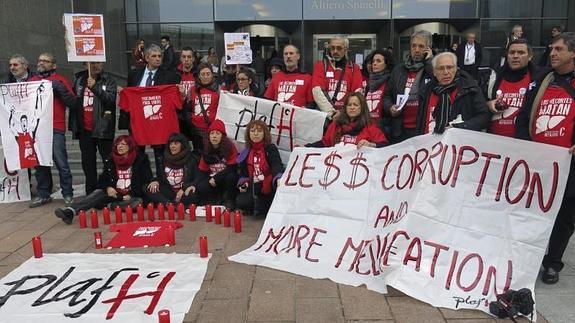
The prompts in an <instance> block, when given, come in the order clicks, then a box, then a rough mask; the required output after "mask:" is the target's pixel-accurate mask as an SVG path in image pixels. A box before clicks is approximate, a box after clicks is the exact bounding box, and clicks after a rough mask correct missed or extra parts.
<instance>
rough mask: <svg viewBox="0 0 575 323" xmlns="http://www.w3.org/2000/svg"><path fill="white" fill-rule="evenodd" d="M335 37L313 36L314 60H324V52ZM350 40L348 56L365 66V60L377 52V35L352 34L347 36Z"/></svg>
mask: <svg viewBox="0 0 575 323" xmlns="http://www.w3.org/2000/svg"><path fill="white" fill-rule="evenodd" d="M333 36H335V35H334V34H314V35H313V43H314V49H313V58H314V61H318V60H320V59H322V57H323V52H324V48H325V46H326V44H328V43H329V40H330V39H331V38H332V37H333ZM347 38H348V39H349V48H348V52H347V55H348V57H349V58H350V59H351V60H352V61H353V62H355V63H357V64H359V65H360V66H361V64H363V60H364V58H365V57H366V56H367V55H368V54H369V53H371V52H372V51H373V50H375V49H376V48H377V47H376V34H351V35H347Z"/></svg>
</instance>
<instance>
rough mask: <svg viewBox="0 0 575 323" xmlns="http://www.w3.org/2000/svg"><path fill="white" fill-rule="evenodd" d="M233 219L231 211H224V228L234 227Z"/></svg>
mask: <svg viewBox="0 0 575 323" xmlns="http://www.w3.org/2000/svg"><path fill="white" fill-rule="evenodd" d="M231 220H232V219H231V218H230V210H226V211H224V227H226V228H229V227H231V226H232V223H231Z"/></svg>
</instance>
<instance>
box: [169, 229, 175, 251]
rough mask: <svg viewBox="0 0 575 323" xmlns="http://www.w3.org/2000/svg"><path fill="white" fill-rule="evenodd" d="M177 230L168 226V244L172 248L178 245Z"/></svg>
mask: <svg viewBox="0 0 575 323" xmlns="http://www.w3.org/2000/svg"><path fill="white" fill-rule="evenodd" d="M175 231H176V230H175V229H174V226H172V225H168V244H169V245H170V246H173V245H175V244H176V232H175Z"/></svg>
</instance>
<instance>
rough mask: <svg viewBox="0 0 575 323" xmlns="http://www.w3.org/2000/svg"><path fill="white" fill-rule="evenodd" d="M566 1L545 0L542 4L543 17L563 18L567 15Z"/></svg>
mask: <svg viewBox="0 0 575 323" xmlns="http://www.w3.org/2000/svg"><path fill="white" fill-rule="evenodd" d="M567 7H568V2H567V0H553V1H551V0H547V1H544V2H543V17H565V16H567V13H568V11H567V10H568V9H567Z"/></svg>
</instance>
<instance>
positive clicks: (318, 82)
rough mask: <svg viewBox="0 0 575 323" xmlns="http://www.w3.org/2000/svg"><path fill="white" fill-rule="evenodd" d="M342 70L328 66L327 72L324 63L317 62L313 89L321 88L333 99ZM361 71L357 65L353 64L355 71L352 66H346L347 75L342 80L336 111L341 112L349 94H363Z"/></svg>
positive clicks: (314, 67) (314, 69)
mask: <svg viewBox="0 0 575 323" xmlns="http://www.w3.org/2000/svg"><path fill="white" fill-rule="evenodd" d="M341 73H342V70H341V69H339V68H338V69H334V67H333V66H332V64H327V70H325V65H324V61H323V60H321V61H317V62H316V63H315V65H314V66H313V77H312V82H311V87H312V89H313V88H314V87H316V86H319V87H320V88H321V89H322V90H323V91H326V92H327V94H328V99H330V100H331V99H332V98H333V95H334V94H335V89H336V87H337V83H338V81H339V78H340V75H341ZM361 83H362V78H361V69H360V68H359V66H358V65H357V64H353V69H352V68H351V67H350V64H349V63H347V64H346V65H345V74H344V76H343V78H342V80H341V86H340V88H339V92H338V93H337V98H335V101H336V102H335V109H337V110H340V109H341V108H342V107H343V103H344V101H345V99H346V97H347V95H348V94H349V93H353V92H361V91H363V88H362V84H361Z"/></svg>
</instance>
